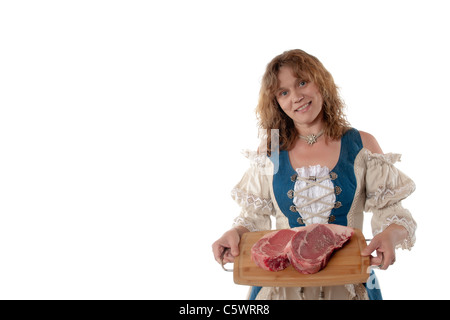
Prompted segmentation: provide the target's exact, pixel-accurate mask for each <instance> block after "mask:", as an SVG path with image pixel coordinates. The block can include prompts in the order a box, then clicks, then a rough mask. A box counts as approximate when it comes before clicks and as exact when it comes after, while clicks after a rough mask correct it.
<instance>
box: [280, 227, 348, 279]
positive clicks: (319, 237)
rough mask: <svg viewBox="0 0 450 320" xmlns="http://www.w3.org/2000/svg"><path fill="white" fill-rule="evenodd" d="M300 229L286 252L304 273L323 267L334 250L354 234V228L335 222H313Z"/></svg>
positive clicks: (298, 269) (290, 259)
mask: <svg viewBox="0 0 450 320" xmlns="http://www.w3.org/2000/svg"><path fill="white" fill-rule="evenodd" d="M296 230H298V231H297V232H296V233H295V235H294V236H292V239H291V241H290V243H289V244H288V246H287V247H286V252H287V255H288V258H289V261H290V263H291V264H292V266H293V267H294V268H295V269H296V270H297V271H299V272H301V273H304V274H311V273H316V272H318V271H320V270H321V269H323V268H324V267H325V266H326V265H327V263H328V260H329V259H330V257H331V254H332V253H333V251H335V250H337V249H339V248H341V247H342V246H343V245H344V244H345V243H346V242H347V241H348V240H349V239H350V238H351V237H352V235H353V229H352V228H350V227H344V226H340V225H335V224H312V225H309V226H306V227H300V228H296Z"/></svg>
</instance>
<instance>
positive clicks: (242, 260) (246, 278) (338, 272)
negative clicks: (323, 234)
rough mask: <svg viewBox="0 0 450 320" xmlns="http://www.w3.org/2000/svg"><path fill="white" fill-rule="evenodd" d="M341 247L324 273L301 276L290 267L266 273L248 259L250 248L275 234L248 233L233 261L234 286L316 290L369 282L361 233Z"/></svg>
mask: <svg viewBox="0 0 450 320" xmlns="http://www.w3.org/2000/svg"><path fill="white" fill-rule="evenodd" d="M354 230H355V233H354V234H353V236H352V238H351V239H350V240H349V242H347V243H346V244H345V245H344V247H342V248H341V249H339V250H338V251H335V252H334V253H333V255H332V256H331V258H330V260H329V261H328V264H327V265H326V266H325V268H324V269H322V270H320V271H319V272H317V273H315V274H302V273H300V272H298V271H296V270H295V269H294V268H293V267H292V266H289V267H287V268H286V269H284V270H282V271H277V272H274V271H267V270H264V269H262V268H260V267H258V266H257V265H256V264H255V263H254V262H253V260H252V258H251V248H252V246H253V244H254V243H255V242H256V241H258V240H259V239H260V238H261V237H262V236H263V235H265V234H267V233H269V232H273V231H275V230H267V231H258V232H247V233H244V234H243V235H242V237H241V241H240V244H239V250H240V251H239V252H240V254H239V256H238V257H236V258H235V260H234V267H233V278H234V282H235V283H237V284H242V285H250V286H266V287H318V286H335V285H343V284H356V283H364V282H366V281H367V280H368V278H369V272H370V270H369V265H370V258H369V257H361V251H362V250H363V249H364V248H365V247H366V246H367V244H366V241H365V239H364V235H363V234H362V232H361V230H358V229H354Z"/></svg>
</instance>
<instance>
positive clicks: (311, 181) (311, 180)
mask: <svg viewBox="0 0 450 320" xmlns="http://www.w3.org/2000/svg"><path fill="white" fill-rule="evenodd" d="M297 179H298V180H301V181H303V182H305V183H306V186H304V187H303V188H301V189H299V190H297V191H295V192H294V196H296V197H298V198H303V199H305V200H306V202H302V203H301V204H300V205H298V206H296V208H297V211H298V212H299V213H300V215H301V216H302V219H303V220H309V219H312V218H313V217H318V218H324V216H323V215H322V213H325V212H329V211H331V210H332V209H333V208H334V202H330V201H323V200H322V199H323V198H325V197H327V196H329V195H332V194H333V193H334V188H331V187H328V186H324V185H322V184H321V182H323V181H325V180H328V179H331V177H330V176H329V175H326V176H323V177H315V176H310V177H301V176H297ZM313 186H317V187H321V188H323V189H326V190H328V191H329V192H328V193H325V194H323V195H321V196H319V197H317V198H310V197H307V196H304V195H302V194H301V193H302V192H303V191H306V190H308V189H310V188H312V187H313ZM315 202H318V203H321V204H323V205H324V206H325V207H324V209H322V210H319V211H317V212H310V211H307V210H305V209H304V208H305V207H308V206H310V205H311V204H312V203H315ZM303 216H306V217H305V218H303Z"/></svg>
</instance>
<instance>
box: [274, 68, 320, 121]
mask: <svg viewBox="0 0 450 320" xmlns="http://www.w3.org/2000/svg"><path fill="white" fill-rule="evenodd" d="M278 81H279V89H278V90H277V92H276V93H275V97H276V99H277V101H278V104H279V105H280V107H281V109H283V111H284V112H285V113H286V114H287V115H288V116H289V117H290V118H291V119H292V120H293V121H294V123H295V125H296V127H298V128H302V127H311V126H312V125H314V124H317V123H319V122H320V121H322V114H321V111H322V106H323V98H322V95H321V94H320V92H319V89H318V87H317V85H316V84H315V83H314V82H308V81H306V80H303V79H299V78H297V77H296V76H295V75H294V72H293V71H292V68H291V67H288V66H283V67H281V68H280V70H279V72H278Z"/></svg>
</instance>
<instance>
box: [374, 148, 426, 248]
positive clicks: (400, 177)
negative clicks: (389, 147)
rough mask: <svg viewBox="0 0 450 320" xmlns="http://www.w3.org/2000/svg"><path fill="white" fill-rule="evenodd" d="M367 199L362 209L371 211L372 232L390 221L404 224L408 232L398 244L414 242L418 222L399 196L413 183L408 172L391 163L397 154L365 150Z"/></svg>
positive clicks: (404, 245)
mask: <svg viewBox="0 0 450 320" xmlns="http://www.w3.org/2000/svg"><path fill="white" fill-rule="evenodd" d="M365 156H366V176H365V182H366V202H365V211H368V212H369V211H370V212H372V213H373V216H372V222H371V224H372V232H373V235H374V236H375V235H376V234H378V233H380V232H382V231H383V230H384V229H386V228H387V227H388V226H389V225H391V224H394V223H395V224H398V225H401V226H403V227H405V228H406V230H407V231H408V236H407V238H406V239H405V241H404V242H403V243H402V244H400V245H399V246H398V247H401V248H403V249H411V248H412V246H413V245H414V243H415V240H416V237H415V231H416V228H417V224H416V222H415V221H414V219H413V217H412V215H411V213H410V212H409V210H408V209H406V208H404V207H403V206H402V203H401V202H402V200H403V199H405V198H406V197H408V196H409V195H410V194H411V193H413V192H414V190H415V184H414V182H413V181H412V180H411V178H409V177H408V176H407V175H405V174H404V173H403V172H401V171H400V170H398V169H397V168H396V167H395V166H394V163H395V162H397V161H399V160H400V157H401V155H399V154H393V153H389V154H375V153H371V152H370V151H368V150H366V155H365Z"/></svg>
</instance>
